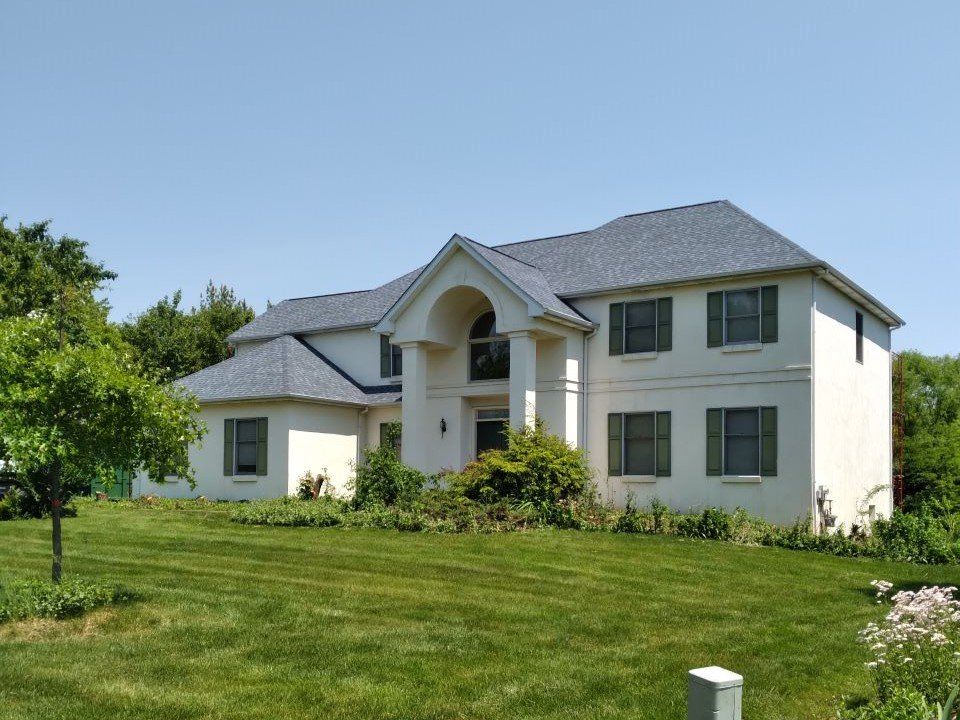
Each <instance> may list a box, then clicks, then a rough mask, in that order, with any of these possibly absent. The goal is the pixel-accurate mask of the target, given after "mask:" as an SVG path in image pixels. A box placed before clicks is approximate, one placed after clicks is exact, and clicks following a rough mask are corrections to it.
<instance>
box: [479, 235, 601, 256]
mask: <svg viewBox="0 0 960 720" xmlns="http://www.w3.org/2000/svg"><path fill="white" fill-rule="evenodd" d="M590 232H592V230H577V231H576V232H571V233H560V234H559V235H546V236H545V237H538V238H530V239H529V240H515V241H514V242H508V243H500V244H499V245H489V246H487V247H489V248H490V249H491V250H496V249H497V248H502V247H509V246H511V245H523V244H524V243H532V242H540V241H541V240H556V239H557V238H565V237H573V236H574V235H587V234H589V233H590ZM511 257H512V256H511Z"/></svg>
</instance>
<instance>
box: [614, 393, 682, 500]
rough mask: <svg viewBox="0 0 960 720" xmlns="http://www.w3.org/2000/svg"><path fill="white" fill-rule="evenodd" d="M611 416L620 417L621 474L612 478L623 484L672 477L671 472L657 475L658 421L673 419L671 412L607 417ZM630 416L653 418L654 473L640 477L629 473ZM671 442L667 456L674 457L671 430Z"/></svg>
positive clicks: (653, 411) (623, 414)
mask: <svg viewBox="0 0 960 720" xmlns="http://www.w3.org/2000/svg"><path fill="white" fill-rule="evenodd" d="M610 415H614V416H616V415H619V416H620V474H619V475H614V476H612V477H619V478H620V479H621V481H622V482H655V481H656V480H658V479H660V478H661V477H670V474H671V473H669V472H668V473H665V474H658V473H657V467H658V466H659V462H658V460H659V459H660V458H659V457H658V455H659V450H658V449H657V445H658V442H657V441H658V440H659V439H660V437H659V435H658V429H657V428H658V425H657V421H658V416H659V415H668V416H671V417H672V412H671V411H670V410H641V411H637V412H620V413H617V412H613V413H608V415H607V417H608V418H609V417H610ZM628 415H650V416H652V417H653V435H652V436H651V440H652V442H653V472H652V473H644V474H639V475H638V474H636V473H628V472H627V416H628ZM608 432H609V431H608ZM669 440H670V452H668V453H667V454H668V455H672V454H673V433H672V429H671V432H670V433H669ZM607 445H608V446H607V452H608V453H609V452H610V448H609V441H608V443H607ZM668 470H669V468H668ZM607 476H608V477H611V475H610V460H609V458H608V459H607Z"/></svg>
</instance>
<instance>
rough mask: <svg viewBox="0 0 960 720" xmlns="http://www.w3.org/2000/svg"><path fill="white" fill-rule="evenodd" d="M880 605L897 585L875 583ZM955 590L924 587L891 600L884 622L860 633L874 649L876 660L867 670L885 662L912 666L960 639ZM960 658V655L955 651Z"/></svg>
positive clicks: (872, 625)
mask: <svg viewBox="0 0 960 720" xmlns="http://www.w3.org/2000/svg"><path fill="white" fill-rule="evenodd" d="M870 584H871V585H873V587H874V588H876V590H877V595H876V596H877V598H878V600H877V601H878V602H880V601H882V600H883V599H884V598H885V597H886V595H887V593H888V592H890V590H891V589H892V588H893V585H892V584H891V583H889V582H886V581H884V580H874V581H873V582H872V583H870ZM956 590H957V588H955V587H938V586H934V587H922V588H920V589H919V590H917V591H916V592H912V591H909V590H901V591H900V592H898V593H896V594H895V595H894V596H893V597H891V598H890V600H891V602H892V603H893V607H891V609H890V612H888V613H887V616H886V617H885V618H884V619H883V620H882V621H881V622H880V623H870V624H869V625H867V627H866V628H864V629H863V630H862V631H861V632H860V641H861V642H863V643H866V644H868V645H869V646H870V649H871V650H872V651H873V653H874V661H873V662H869V663H867V667H870V668H876V667H878V666H879V665H883V664H885V663H897V664H901V663H902V664H904V665H906V664H909V663H912V662H914V658H917V657H920V656H922V655H925V654H927V653H928V652H929V651H930V650H931V649H934V648H937V649H940V650H942V649H944V648H946V646H948V645H952V644H954V638H958V637H960V600H955V599H954V597H953V593H954V592H956ZM953 654H954V656H957V657H960V652H954V653H953Z"/></svg>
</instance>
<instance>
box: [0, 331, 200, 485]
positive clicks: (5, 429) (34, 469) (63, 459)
mask: <svg viewBox="0 0 960 720" xmlns="http://www.w3.org/2000/svg"><path fill="white" fill-rule="evenodd" d="M197 412H198V407H197V404H196V402H195V401H194V400H193V399H191V398H190V397H189V396H187V395H186V394H185V393H184V392H183V391H182V390H180V389H178V388H176V387H174V386H163V385H159V384H157V383H156V382H155V381H154V380H152V379H151V378H149V377H144V376H142V375H141V374H140V371H139V368H138V367H137V366H136V363H135V362H134V360H133V358H132V357H131V355H130V354H129V351H128V350H127V348H126V347H125V346H124V345H123V344H121V343H100V344H72V343H67V344H66V345H65V346H64V347H62V348H61V347H60V346H59V343H58V333H57V328H56V326H55V323H54V322H53V320H52V319H50V318H49V317H47V316H45V315H42V314H40V315H35V316H32V317H26V318H11V319H8V320H3V321H0V441H2V443H3V445H4V446H5V448H6V452H7V457H8V459H9V460H10V461H11V462H12V464H13V465H14V467H16V468H17V470H18V473H19V474H20V477H19V479H20V481H21V484H25V483H42V482H43V480H44V477H45V474H44V473H45V471H46V470H47V469H48V468H50V467H52V466H59V467H60V468H62V471H63V477H64V478H66V479H68V480H69V481H70V483H68V484H67V487H68V488H69V489H72V490H74V491H76V490H77V489H78V488H82V487H86V484H87V483H88V482H89V480H90V478H92V477H98V478H103V479H104V480H107V481H109V480H111V479H112V477H113V473H114V468H116V467H128V468H134V469H137V468H144V469H145V470H146V471H147V472H148V473H149V474H150V475H151V476H152V477H160V476H162V474H163V473H164V472H172V473H174V474H177V475H179V476H181V477H185V478H188V479H192V470H191V468H190V465H189V463H188V462H187V457H186V447H185V444H186V443H187V442H191V441H194V440H196V439H198V438H199V437H200V435H201V433H202V430H203V426H202V424H201V423H200V421H199V420H198V419H197ZM38 473H39V475H38ZM41 490H42V488H41ZM38 494H39V495H41V496H43V495H45V493H44V492H38Z"/></svg>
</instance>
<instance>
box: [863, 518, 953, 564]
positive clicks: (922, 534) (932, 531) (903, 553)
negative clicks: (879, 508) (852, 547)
mask: <svg viewBox="0 0 960 720" xmlns="http://www.w3.org/2000/svg"><path fill="white" fill-rule="evenodd" d="M870 541H871V542H872V543H874V544H875V545H876V546H877V547H879V548H882V552H883V557H887V558H890V559H892V560H903V561H905V562H917V563H947V562H956V560H957V550H958V548H957V545H956V543H951V541H950V538H949V536H948V534H947V532H946V530H945V529H944V526H943V524H942V523H941V522H940V521H939V520H938V519H937V518H935V517H933V515H932V514H930V513H929V512H927V511H926V510H923V509H921V510H919V511H918V512H915V513H904V512H901V511H899V510H895V511H894V513H893V516H892V517H891V518H890V519H889V520H885V519H882V518H881V519H877V520H876V521H875V522H874V524H873V536H872V538H870Z"/></svg>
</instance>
